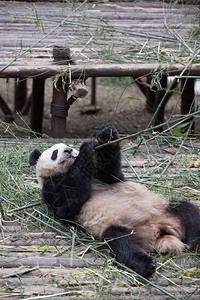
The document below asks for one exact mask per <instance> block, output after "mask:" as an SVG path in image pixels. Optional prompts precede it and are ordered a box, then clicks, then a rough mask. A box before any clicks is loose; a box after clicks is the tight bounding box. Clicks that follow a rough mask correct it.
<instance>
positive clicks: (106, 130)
mask: <svg viewBox="0 0 200 300" xmlns="http://www.w3.org/2000/svg"><path fill="white" fill-rule="evenodd" d="M117 139H119V133H118V131H117V129H116V128H115V127H114V126H112V125H107V126H106V127H103V128H101V129H99V130H98V132H97V140H98V142H99V143H100V144H105V143H108V142H110V141H114V140H117Z"/></svg>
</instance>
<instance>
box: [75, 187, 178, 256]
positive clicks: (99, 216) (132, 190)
mask: <svg viewBox="0 0 200 300" xmlns="http://www.w3.org/2000/svg"><path fill="white" fill-rule="evenodd" d="M167 205H168V201H167V200H166V199H163V198H162V197H160V196H158V195H157V194H155V193H153V192H151V191H149V190H148V189H146V188H145V187H144V186H142V185H141V184H138V183H134V182H120V183H116V184H112V185H107V184H105V183H103V184H102V183H100V182H99V183H97V182H96V183H95V184H93V187H92V194H91V197H90V199H89V200H88V201H87V202H86V203H85V204H84V205H83V207H82V208H81V211H80V214H79V215H78V216H77V218H76V221H77V222H78V223H79V224H80V225H82V226H83V227H84V228H86V229H87V230H89V231H90V232H91V233H92V234H93V235H94V236H97V237H100V238H101V236H102V234H103V232H104V231H105V230H106V229H107V228H108V227H109V226H111V225H116V226H125V227H127V228H130V229H131V230H133V231H134V232H137V233H138V234H139V235H140V236H141V239H142V240H144V241H145V242H146V246H145V245H144V248H145V250H147V251H151V250H153V249H156V250H158V251H160V252H167V251H169V250H170V249H171V248H178V249H181V248H183V244H182V243H181V242H180V240H181V238H182V234H183V232H182V229H181V224H180V222H179V220H176V219H175V218H174V217H172V216H170V215H169V214H168V213H167V211H166V208H167ZM162 230H164V231H166V232H167V235H168V240H169V236H171V235H172V236H173V237H175V240H174V239H173V241H171V240H170V245H169V242H167V244H166V243H165V245H164V244H163V241H162V245H160V244H159V243H160V239H159V237H160V236H161V235H162ZM165 242H166V239H165ZM175 244H176V245H175ZM168 248H170V249H168Z"/></svg>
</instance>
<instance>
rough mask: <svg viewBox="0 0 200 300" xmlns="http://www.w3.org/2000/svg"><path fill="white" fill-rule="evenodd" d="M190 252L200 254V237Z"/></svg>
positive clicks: (192, 244)
mask: <svg viewBox="0 0 200 300" xmlns="http://www.w3.org/2000/svg"><path fill="white" fill-rule="evenodd" d="M189 250H190V251H192V252H199V253H200V237H199V238H197V239H196V240H194V241H192V242H191V244H190V247H189Z"/></svg>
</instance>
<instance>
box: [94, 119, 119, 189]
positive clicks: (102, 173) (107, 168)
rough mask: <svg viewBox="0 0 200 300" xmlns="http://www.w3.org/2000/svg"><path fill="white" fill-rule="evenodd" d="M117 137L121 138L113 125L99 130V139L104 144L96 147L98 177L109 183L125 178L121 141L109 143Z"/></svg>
mask: <svg viewBox="0 0 200 300" xmlns="http://www.w3.org/2000/svg"><path fill="white" fill-rule="evenodd" d="M117 139H119V133H118V131H117V129H116V128H115V127H113V126H112V125H108V126H106V127H103V128H101V129H99V130H98V132H97V140H98V142H99V144H100V145H102V146H101V147H100V148H98V147H97V149H96V162H97V167H96V177H97V178H98V179H100V180H101V181H103V182H106V183H109V184H112V183H115V182H119V181H122V180H123V179H124V175H123V173H122V166H121V147H120V143H119V142H116V143H111V144H109V142H112V141H115V140H117ZM106 143H108V144H107V145H105V146H104V145H103V144H106Z"/></svg>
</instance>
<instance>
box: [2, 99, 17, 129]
mask: <svg viewBox="0 0 200 300" xmlns="http://www.w3.org/2000/svg"><path fill="white" fill-rule="evenodd" d="M0 108H1V109H2V111H3V113H4V114H5V119H6V122H8V123H11V122H13V121H14V117H13V114H12V111H11V109H10V108H9V106H8V104H7V103H6V101H4V99H3V97H1V95H0Z"/></svg>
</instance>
